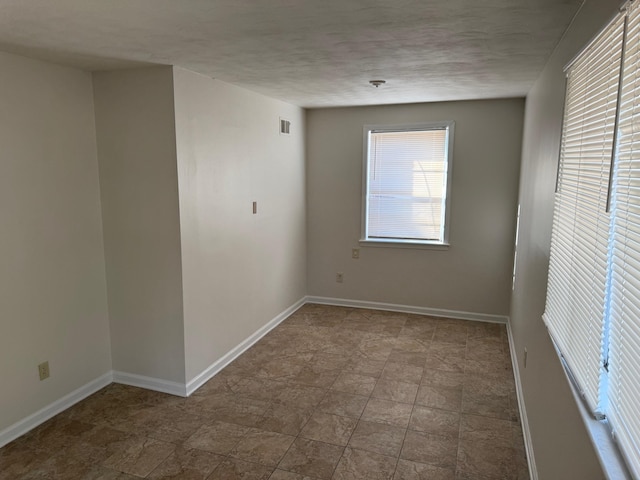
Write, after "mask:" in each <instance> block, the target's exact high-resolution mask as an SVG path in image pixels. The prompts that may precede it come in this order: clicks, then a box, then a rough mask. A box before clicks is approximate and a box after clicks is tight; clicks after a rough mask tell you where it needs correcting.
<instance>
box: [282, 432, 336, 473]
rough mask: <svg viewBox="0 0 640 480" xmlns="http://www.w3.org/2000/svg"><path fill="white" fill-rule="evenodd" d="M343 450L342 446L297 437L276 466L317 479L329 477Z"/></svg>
mask: <svg viewBox="0 0 640 480" xmlns="http://www.w3.org/2000/svg"><path fill="white" fill-rule="evenodd" d="M343 451H344V447H339V446H337V445H329V444H327V443H322V442H316V441H313V440H306V439H303V438H298V439H297V440H296V441H295V442H293V445H292V446H291V448H290V449H289V451H288V452H287V454H286V455H285V456H284V458H283V459H282V461H281V462H280V464H279V465H278V467H279V468H280V469H282V470H286V471H289V472H294V473H299V474H302V475H309V476H311V477H315V478H318V479H329V478H331V476H332V475H333V471H334V469H335V468H336V465H337V464H338V461H339V460H340V457H341V456H342V452H343Z"/></svg>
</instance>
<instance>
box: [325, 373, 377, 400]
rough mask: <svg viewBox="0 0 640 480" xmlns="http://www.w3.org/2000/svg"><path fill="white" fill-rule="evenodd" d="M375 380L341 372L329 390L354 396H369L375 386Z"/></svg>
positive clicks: (365, 376)
mask: <svg viewBox="0 0 640 480" xmlns="http://www.w3.org/2000/svg"><path fill="white" fill-rule="evenodd" d="M376 380H377V379H376V378H375V377H371V376H367V375H360V374H357V373H348V372H342V373H341V374H340V375H339V376H338V378H337V379H336V381H335V382H334V383H333V385H332V386H331V390H334V391H338V392H344V393H351V394H354V395H370V394H371V392H372V391H373V388H374V387H375V386H376Z"/></svg>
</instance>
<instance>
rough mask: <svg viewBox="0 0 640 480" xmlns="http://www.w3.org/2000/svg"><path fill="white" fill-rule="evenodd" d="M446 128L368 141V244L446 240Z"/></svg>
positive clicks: (385, 134)
mask: <svg viewBox="0 0 640 480" xmlns="http://www.w3.org/2000/svg"><path fill="white" fill-rule="evenodd" d="M448 135H449V130H448V128H447V127H446V126H442V127H438V128H433V129H425V130H408V131H372V132H371V133H370V136H369V158H368V162H369V175H368V180H369V183H368V194H367V207H368V208H367V212H368V214H367V218H366V221H367V235H366V238H369V239H385V238H387V239H399V240H402V239H407V240H418V241H435V242H443V241H444V218H445V215H444V214H445V201H446V187H447V165H448V161H447V160H448V159H447V153H448V152H447V150H448Z"/></svg>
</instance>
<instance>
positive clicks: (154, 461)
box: [103, 437, 176, 477]
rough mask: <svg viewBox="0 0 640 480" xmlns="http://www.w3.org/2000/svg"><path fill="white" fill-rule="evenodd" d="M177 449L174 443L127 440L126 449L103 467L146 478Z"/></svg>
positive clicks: (138, 439)
mask: <svg viewBox="0 0 640 480" xmlns="http://www.w3.org/2000/svg"><path fill="white" fill-rule="evenodd" d="M175 449H176V446H175V445H173V444H172V443H166V442H160V441H159V440H154V439H152V438H145V437H136V438H132V439H129V440H127V441H126V447H125V448H123V449H122V450H121V451H119V452H117V453H114V454H113V455H112V456H110V457H109V458H107V459H106V460H105V461H104V462H103V466H105V467H108V468H111V469H113V470H119V471H121V472H124V473H128V474H130V475H137V476H140V477H144V476H146V475H148V474H149V473H151V471H152V470H153V469H155V468H156V467H157V466H158V465H160V464H161V463H162V462H163V461H164V460H166V459H167V457H169V455H171V454H172V453H173V451H174V450H175Z"/></svg>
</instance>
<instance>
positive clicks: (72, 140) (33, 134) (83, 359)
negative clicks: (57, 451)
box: [0, 53, 111, 431]
mask: <svg viewBox="0 0 640 480" xmlns="http://www.w3.org/2000/svg"><path fill="white" fill-rule="evenodd" d="M0 85H2V88H0V145H1V146H2V147H1V149H2V150H1V152H2V153H1V154H0V155H1V160H0V219H2V225H1V226H0V250H1V251H2V254H0V379H2V387H1V391H2V393H1V394H0V431H1V430H3V429H4V428H5V427H7V426H9V425H11V424H13V423H14V422H16V421H18V420H20V419H22V418H24V417H26V416H27V415H29V414H32V413H34V412H35V411H37V410H39V409H40V408H43V407H45V406H47V405H49V404H50V403H52V402H54V401H55V400H58V399H59V398H61V397H63V396H64V395H66V394H68V393H70V392H72V391H73V390H75V389H77V388H79V387H81V386H83V385H85V384H86V383H87V382H90V381H91V380H94V379H95V378H97V377H99V376H101V375H103V374H105V373H107V372H109V370H110V369H111V357H110V350H109V324H108V316H107V299H106V288H105V266H104V257H103V249H102V225H101V220H100V192H99V187H98V164H97V159H96V140H95V124H94V117H93V97H92V91H91V75H90V74H88V73H85V72H81V71H79V70H74V69H70V68H63V67H58V66H54V65H50V64H46V63H43V62H39V61H35V60H30V59H26V58H23V57H18V56H13V55H8V54H4V53H0ZM45 360H48V361H49V364H50V369H51V377H50V378H49V379H47V380H45V381H42V382H40V381H39V379H38V370H37V365H38V364H39V363H41V362H43V361H45Z"/></svg>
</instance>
